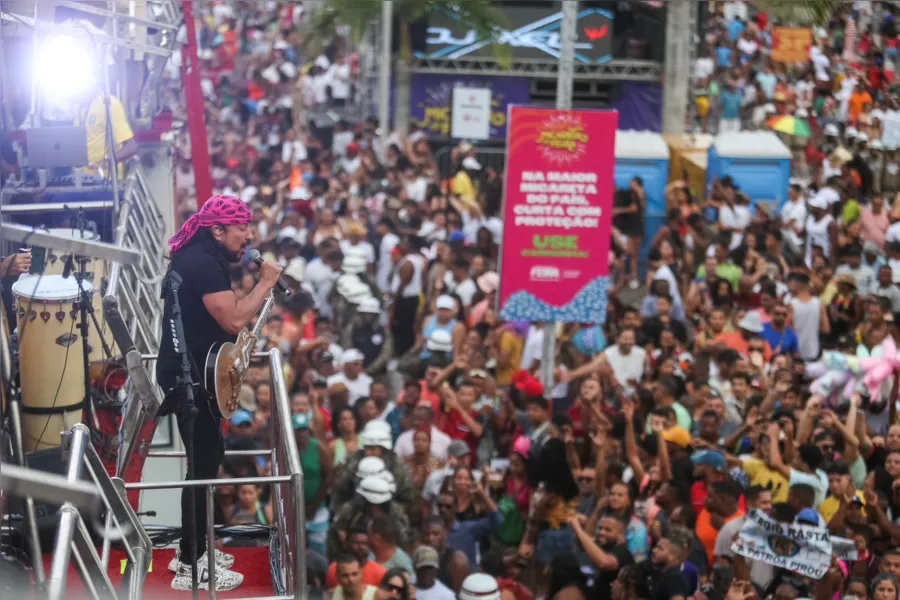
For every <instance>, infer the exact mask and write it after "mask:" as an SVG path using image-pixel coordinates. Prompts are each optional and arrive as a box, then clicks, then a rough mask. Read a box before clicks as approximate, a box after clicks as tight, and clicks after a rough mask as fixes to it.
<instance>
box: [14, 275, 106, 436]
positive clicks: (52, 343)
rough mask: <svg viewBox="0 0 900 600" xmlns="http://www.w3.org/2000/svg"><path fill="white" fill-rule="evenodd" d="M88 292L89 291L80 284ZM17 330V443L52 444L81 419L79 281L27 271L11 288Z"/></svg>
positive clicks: (81, 369) (88, 287)
mask: <svg viewBox="0 0 900 600" xmlns="http://www.w3.org/2000/svg"><path fill="white" fill-rule="evenodd" d="M84 289H85V291H87V292H89V293H90V292H91V291H93V287H92V286H91V284H90V283H88V282H84ZM12 292H13V295H14V297H15V302H16V322H17V325H18V331H19V379H20V381H21V384H22V438H23V439H22V444H23V446H24V449H25V451H26V452H33V451H35V450H45V449H48V448H57V447H59V445H60V438H61V436H60V433H61V432H63V431H67V430H69V429H71V428H72V426H74V425H75V424H76V423H80V422H81V419H82V411H83V408H82V406H81V403H82V401H83V400H84V349H83V346H82V344H81V332H80V330H79V329H78V312H77V310H76V309H75V306H76V301H77V300H78V284H77V283H76V282H75V279H74V278H71V277H70V278H68V279H67V278H64V277H63V276H62V275H32V276H29V277H23V278H21V279H19V281H17V282H16V283H14V284H13V286H12Z"/></svg>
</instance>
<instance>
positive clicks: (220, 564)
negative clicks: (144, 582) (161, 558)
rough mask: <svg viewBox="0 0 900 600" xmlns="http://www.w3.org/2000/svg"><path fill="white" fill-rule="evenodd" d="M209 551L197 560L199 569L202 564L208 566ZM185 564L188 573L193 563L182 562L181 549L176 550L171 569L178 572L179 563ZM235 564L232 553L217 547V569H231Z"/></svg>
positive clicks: (170, 563) (170, 565)
mask: <svg viewBox="0 0 900 600" xmlns="http://www.w3.org/2000/svg"><path fill="white" fill-rule="evenodd" d="M207 554H209V553H208V552H207V553H204V554H203V556H201V557H200V559H199V560H197V568H198V569H199V568H200V566H201V565H203V567H204V568H206V559H207ZM182 564H183V565H185V566H187V568H188V573H189V574H190V569H191V563H189V562H188V563H182V562H181V549H180V548H179V549H178V550H176V551H175V557H174V558H173V559H172V560H171V561H169V571H171V572H172V573H177V572H178V568H179V565H182ZM233 566H234V556H232V555H231V554H226V553H224V552H222V551H221V550H218V549H216V569H230V568H231V567H233Z"/></svg>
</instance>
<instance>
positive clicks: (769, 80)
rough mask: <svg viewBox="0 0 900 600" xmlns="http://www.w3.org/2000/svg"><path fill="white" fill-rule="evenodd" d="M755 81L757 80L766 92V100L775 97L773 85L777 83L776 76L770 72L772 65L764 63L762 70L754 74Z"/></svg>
mask: <svg viewBox="0 0 900 600" xmlns="http://www.w3.org/2000/svg"><path fill="white" fill-rule="evenodd" d="M756 81H758V82H759V85H760V87H762V89H763V91H764V92H765V93H766V100H771V99H772V98H774V97H775V86H776V84H777V83H778V78H777V77H776V76H775V73H773V72H772V65H770V64H767V65H765V66H764V67H763V70H762V71H760V72H759V73H757V74H756Z"/></svg>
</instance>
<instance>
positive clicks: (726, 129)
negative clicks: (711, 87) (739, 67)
mask: <svg viewBox="0 0 900 600" xmlns="http://www.w3.org/2000/svg"><path fill="white" fill-rule="evenodd" d="M742 100H743V97H742V96H741V93H740V92H739V91H738V89H737V83H735V81H734V80H732V81H729V82H728V87H727V88H725V89H724V90H722V95H721V96H720V100H719V102H720V104H721V106H722V118H721V119H720V120H719V133H732V132H735V131H740V130H741V101H742Z"/></svg>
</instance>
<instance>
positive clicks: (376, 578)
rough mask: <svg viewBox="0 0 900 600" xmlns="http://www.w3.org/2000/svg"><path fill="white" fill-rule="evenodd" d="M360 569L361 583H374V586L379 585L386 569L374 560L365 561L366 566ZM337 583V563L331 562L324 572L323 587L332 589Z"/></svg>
mask: <svg viewBox="0 0 900 600" xmlns="http://www.w3.org/2000/svg"><path fill="white" fill-rule="evenodd" d="M360 571H361V574H362V583H363V585H374V586H375V587H378V586H380V585H381V580H382V578H383V577H384V574H385V573H387V569H385V568H384V567H382V566H381V565H379V564H378V563H377V562H375V561H374V560H370V561H369V562H367V563H366V566H364V567H363V568H362V569H360ZM338 585H339V583H338V578H337V563H336V562H333V563H331V564H330V565H328V573H326V574H325V587H326V588H328V589H329V590H333V589H335V588H336V587H337V586H338Z"/></svg>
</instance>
